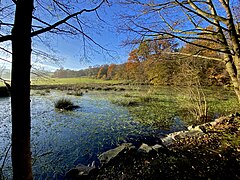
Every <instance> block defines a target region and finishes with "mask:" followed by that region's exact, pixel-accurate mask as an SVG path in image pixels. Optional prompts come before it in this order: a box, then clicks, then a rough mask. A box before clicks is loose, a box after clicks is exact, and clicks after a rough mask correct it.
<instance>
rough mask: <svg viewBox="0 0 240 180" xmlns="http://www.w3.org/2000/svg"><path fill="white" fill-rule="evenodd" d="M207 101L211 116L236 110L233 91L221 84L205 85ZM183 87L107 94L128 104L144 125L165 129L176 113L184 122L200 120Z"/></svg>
mask: <svg viewBox="0 0 240 180" xmlns="http://www.w3.org/2000/svg"><path fill="white" fill-rule="evenodd" d="M204 91H205V93H206V98H207V102H208V115H209V116H210V119H209V120H211V118H214V117H217V116H224V115H229V114H231V113H235V112H239V111H240V108H239V103H238V101H237V98H236V95H235V93H234V92H233V91H232V90H231V91H228V90H224V89H223V88H221V87H218V88H211V87H205V89H204ZM186 96H187V95H186V94H185V93H184V88H183V89H182V90H180V89H175V88H174V87H159V88H155V89H152V88H151V87H149V88H143V89H142V90H141V89H139V90H133V91H125V92H124V93H117V94H116V93H113V94H112V95H111V94H110V95H109V94H108V98H109V99H110V100H111V102H112V103H115V104H118V105H121V106H125V107H127V108H128V110H129V112H130V114H131V115H132V116H133V118H134V119H135V120H137V121H139V122H141V123H142V124H144V125H150V126H154V127H158V128H161V129H168V128H169V127H170V126H171V125H173V124H174V123H175V122H174V121H175V118H176V117H179V118H180V119H181V120H182V121H183V122H185V123H186V125H191V124H199V123H201V122H200V121H198V120H197V119H196V117H194V116H193V115H192V114H191V113H190V111H189V106H190V102H188V101H186V99H187V98H186Z"/></svg>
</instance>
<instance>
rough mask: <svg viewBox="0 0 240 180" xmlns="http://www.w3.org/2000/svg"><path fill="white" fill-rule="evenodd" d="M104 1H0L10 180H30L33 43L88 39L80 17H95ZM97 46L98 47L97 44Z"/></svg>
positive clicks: (0, 38) (85, 24) (84, 23)
mask: <svg viewBox="0 0 240 180" xmlns="http://www.w3.org/2000/svg"><path fill="white" fill-rule="evenodd" d="M104 2H105V0H96V1H78V0H73V1H69V0H61V1H60V0H45V1H41V0H35V1H34V0H12V1H10V0H9V1H0V4H1V7H0V26H1V32H0V42H1V50H2V51H4V52H9V50H8V49H7V48H6V47H5V46H6V42H10V43H11V44H12V51H11V52H10V53H11V55H12V79H11V96H12V97H11V109H12V167H13V179H33V176H32V168H31V150H30V130H31V117H30V70H31V54H32V40H34V37H37V38H40V39H41V36H40V35H41V34H43V33H47V32H48V33H51V34H64V35H71V36H72V35H73V36H74V35H79V34H81V35H82V38H83V42H84V43H86V39H88V40H90V41H91V42H93V43H95V44H97V43H96V42H95V41H94V40H93V39H92V38H91V37H90V36H88V35H87V34H86V33H85V31H84V27H86V26H88V22H89V21H86V22H84V19H83V18H82V17H83V16H85V15H87V14H88V13H95V17H96V19H97V18H98V17H99V15H98V9H99V8H100V7H101V6H103V4H104ZM97 45H98V44H97ZM99 46H100V45H99Z"/></svg>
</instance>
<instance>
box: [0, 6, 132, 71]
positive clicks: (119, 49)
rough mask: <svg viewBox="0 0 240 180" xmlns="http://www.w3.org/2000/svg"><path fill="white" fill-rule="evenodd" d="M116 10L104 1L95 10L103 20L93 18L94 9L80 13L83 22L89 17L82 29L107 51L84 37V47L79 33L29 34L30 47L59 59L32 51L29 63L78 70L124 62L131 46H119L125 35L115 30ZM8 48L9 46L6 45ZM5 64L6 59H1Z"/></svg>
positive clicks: (50, 67) (0, 62)
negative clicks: (65, 34) (45, 58)
mask: <svg viewBox="0 0 240 180" xmlns="http://www.w3.org/2000/svg"><path fill="white" fill-rule="evenodd" d="M119 10H120V8H119V7H118V6H117V5H116V4H114V3H113V5H111V6H110V7H109V6H106V5H105V6H104V7H103V8H101V9H100V10H99V11H98V15H99V16H100V17H101V19H102V20H103V21H100V20H96V14H95V13H88V14H86V15H85V14H84V15H83V19H84V20H85V18H86V20H85V22H87V23H88V21H89V24H90V26H91V27H92V28H91V27H86V28H85V27H83V28H84V32H85V33H86V34H87V35H89V36H90V37H91V38H92V39H94V41H95V42H97V43H98V44H100V45H101V46H102V47H104V48H106V49H108V51H106V50H103V49H101V48H99V47H98V46H96V45H94V43H92V42H91V41H88V40H87V41H86V42H87V43H86V46H85V51H84V45H83V41H82V37H81V36H78V37H68V36H58V35H54V36H53V35H52V34H47V35H46V34H44V35H41V36H40V38H41V40H40V38H38V37H35V38H33V49H35V48H36V49H37V50H40V51H44V52H47V53H49V54H52V55H53V56H56V57H57V58H58V59H60V61H59V62H57V63H55V62H51V61H49V60H44V59H43V58H42V57H41V56H34V55H33V56H32V63H33V66H35V67H41V68H44V69H46V70H54V69H57V68H60V67H63V68H65V69H74V70H78V69H83V68H87V67H89V66H94V65H102V64H111V63H117V64H118V63H123V62H125V61H126V60H127V58H128V53H129V52H130V49H131V48H130V47H123V46H122V45H121V44H122V41H123V40H124V39H126V37H125V35H124V34H119V33H117V32H116V28H117V26H118V23H119V22H118V20H117V18H118V17H117V16H116V15H117V14H118V13H119ZM81 17H82V16H81ZM43 19H44V17H43ZM95 20H96V21H95ZM9 21H11V20H9ZM9 21H8V22H9ZM95 22H96V24H95ZM40 41H44V44H47V45H44V44H43V43H41V42H40ZM48 45H50V46H51V48H48V47H47V46H48ZM1 46H2V44H1ZM8 49H9V50H11V46H10V45H9V47H8ZM0 53H1V52H0ZM85 53H86V54H85ZM0 57H1V58H4V59H8V60H11V57H10V56H8V57H6V56H5V55H4V54H0ZM2 63H3V62H2V61H0V64H2ZM5 65H6V66H7V67H9V65H8V63H5Z"/></svg>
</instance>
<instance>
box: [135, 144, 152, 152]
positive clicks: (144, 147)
mask: <svg viewBox="0 0 240 180" xmlns="http://www.w3.org/2000/svg"><path fill="white" fill-rule="evenodd" d="M152 150H153V148H152V147H151V146H148V145H147V144H145V143H142V145H141V146H140V147H139V148H138V152H143V153H149V152H150V151H152Z"/></svg>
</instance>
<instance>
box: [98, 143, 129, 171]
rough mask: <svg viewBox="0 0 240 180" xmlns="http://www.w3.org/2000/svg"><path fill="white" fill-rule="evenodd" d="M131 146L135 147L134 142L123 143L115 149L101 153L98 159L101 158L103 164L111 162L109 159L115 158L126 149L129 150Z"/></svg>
mask: <svg viewBox="0 0 240 180" xmlns="http://www.w3.org/2000/svg"><path fill="white" fill-rule="evenodd" d="M131 148H133V146H132V143H123V144H122V145H120V146H118V147H116V148H114V149H110V150H108V151H106V152H104V153H102V154H100V155H99V157H98V159H99V160H100V164H101V166H102V165H104V164H107V163H109V161H111V160H112V159H114V158H115V157H116V156H117V155H119V154H120V153H121V152H123V151H124V150H129V149H131Z"/></svg>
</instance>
